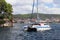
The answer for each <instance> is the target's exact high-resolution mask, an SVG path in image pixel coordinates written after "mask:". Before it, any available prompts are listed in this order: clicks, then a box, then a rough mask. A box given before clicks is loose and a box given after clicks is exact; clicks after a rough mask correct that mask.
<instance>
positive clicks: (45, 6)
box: [6, 0, 60, 14]
mask: <svg viewBox="0 0 60 40" xmlns="http://www.w3.org/2000/svg"><path fill="white" fill-rule="evenodd" d="M6 1H7V2H8V3H10V4H12V6H13V14H21V13H23V14H25V13H31V12H32V3H33V0H6ZM38 2H39V4H38V8H39V9H38V12H39V13H47V14H60V0H38ZM34 12H36V0H35V7H34Z"/></svg>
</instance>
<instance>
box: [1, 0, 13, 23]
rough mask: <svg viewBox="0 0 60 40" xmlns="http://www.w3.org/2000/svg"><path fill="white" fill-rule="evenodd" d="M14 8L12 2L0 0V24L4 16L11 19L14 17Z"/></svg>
mask: <svg viewBox="0 0 60 40" xmlns="http://www.w3.org/2000/svg"><path fill="white" fill-rule="evenodd" d="M12 10H13V9H12V5H11V4H9V3H7V2H6V1H5V0H0V24H2V23H1V22H2V21H1V20H3V19H4V18H8V19H9V20H11V19H12V14H11V13H12V12H13V11H12ZM1 18H2V19H1ZM3 22H4V21H3Z"/></svg>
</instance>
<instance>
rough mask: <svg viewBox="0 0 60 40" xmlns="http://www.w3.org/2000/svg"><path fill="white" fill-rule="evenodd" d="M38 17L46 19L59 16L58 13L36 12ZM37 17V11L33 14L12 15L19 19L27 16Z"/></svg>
mask: <svg viewBox="0 0 60 40" xmlns="http://www.w3.org/2000/svg"><path fill="white" fill-rule="evenodd" d="M38 15H39V17H40V18H41V19H46V18H52V17H53V18H60V14H42V13H38ZM36 17H37V13H34V14H17V15H14V18H20V19H27V18H36Z"/></svg>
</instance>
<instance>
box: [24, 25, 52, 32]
mask: <svg viewBox="0 0 60 40" xmlns="http://www.w3.org/2000/svg"><path fill="white" fill-rule="evenodd" d="M24 27H25V29H24V30H28V26H27V25H26V26H24ZM31 28H36V29H37V31H46V30H51V27H50V25H48V24H46V25H32V27H31Z"/></svg>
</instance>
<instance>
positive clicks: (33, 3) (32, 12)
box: [31, 0, 35, 19]
mask: <svg viewBox="0 0 60 40" xmlns="http://www.w3.org/2000/svg"><path fill="white" fill-rule="evenodd" d="M34 4H35V0H33V2H32V14H31V19H32V18H33V13H34Z"/></svg>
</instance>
